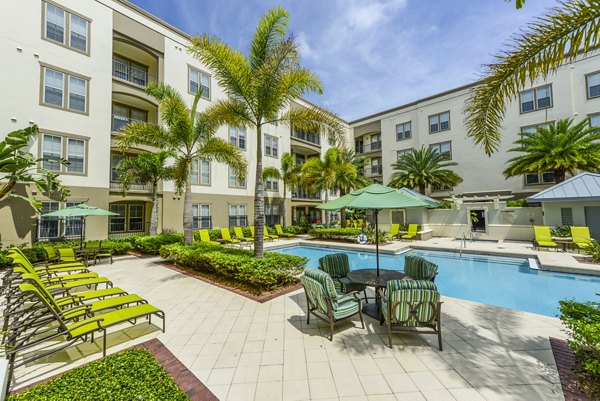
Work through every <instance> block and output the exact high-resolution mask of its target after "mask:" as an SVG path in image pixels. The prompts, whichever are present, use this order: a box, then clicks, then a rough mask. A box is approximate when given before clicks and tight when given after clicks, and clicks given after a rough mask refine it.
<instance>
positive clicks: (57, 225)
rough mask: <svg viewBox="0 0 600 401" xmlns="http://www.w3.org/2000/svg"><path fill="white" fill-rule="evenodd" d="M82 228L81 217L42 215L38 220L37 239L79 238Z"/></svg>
mask: <svg viewBox="0 0 600 401" xmlns="http://www.w3.org/2000/svg"><path fill="white" fill-rule="evenodd" d="M82 229H83V225H82V221H81V218H79V217H65V218H57V217H40V218H39V219H38V220H37V229H36V230H35V232H36V237H37V238H36V239H35V240H42V241H46V240H56V239H79V237H80V236H81V230H82ZM84 235H85V234H84Z"/></svg>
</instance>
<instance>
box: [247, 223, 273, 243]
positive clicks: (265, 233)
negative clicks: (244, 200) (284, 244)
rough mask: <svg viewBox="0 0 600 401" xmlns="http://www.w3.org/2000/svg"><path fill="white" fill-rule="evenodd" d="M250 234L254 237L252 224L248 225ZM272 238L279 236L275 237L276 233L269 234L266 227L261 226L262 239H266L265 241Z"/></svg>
mask: <svg viewBox="0 0 600 401" xmlns="http://www.w3.org/2000/svg"><path fill="white" fill-rule="evenodd" d="M250 234H251V235H252V238H256V235H255V234H254V226H250ZM274 238H279V237H277V236H276V235H269V232H268V231H267V227H266V226H265V227H263V239H266V240H267V241H273V239H274Z"/></svg>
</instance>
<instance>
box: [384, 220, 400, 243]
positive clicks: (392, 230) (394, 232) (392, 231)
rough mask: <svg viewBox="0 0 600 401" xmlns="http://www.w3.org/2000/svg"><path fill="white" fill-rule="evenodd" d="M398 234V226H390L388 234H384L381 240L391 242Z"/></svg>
mask: <svg viewBox="0 0 600 401" xmlns="http://www.w3.org/2000/svg"><path fill="white" fill-rule="evenodd" d="M399 232H400V224H392V226H391V227H390V232H389V233H388V234H385V235H384V236H383V238H385V239H387V240H390V241H391V240H393V239H394V238H397V237H398V234H399Z"/></svg>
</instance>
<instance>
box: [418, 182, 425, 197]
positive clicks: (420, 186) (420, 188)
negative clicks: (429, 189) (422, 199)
mask: <svg viewBox="0 0 600 401" xmlns="http://www.w3.org/2000/svg"><path fill="white" fill-rule="evenodd" d="M419 192H420V193H421V194H423V195H425V184H419Z"/></svg>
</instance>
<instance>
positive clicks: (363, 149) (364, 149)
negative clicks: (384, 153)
mask: <svg viewBox="0 0 600 401" xmlns="http://www.w3.org/2000/svg"><path fill="white" fill-rule="evenodd" d="M378 150H381V141H378V142H371V143H366V144H364V145H362V144H361V145H356V146H355V147H354V151H355V152H356V153H357V154H361V153H369V152H375V151H378Z"/></svg>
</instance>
